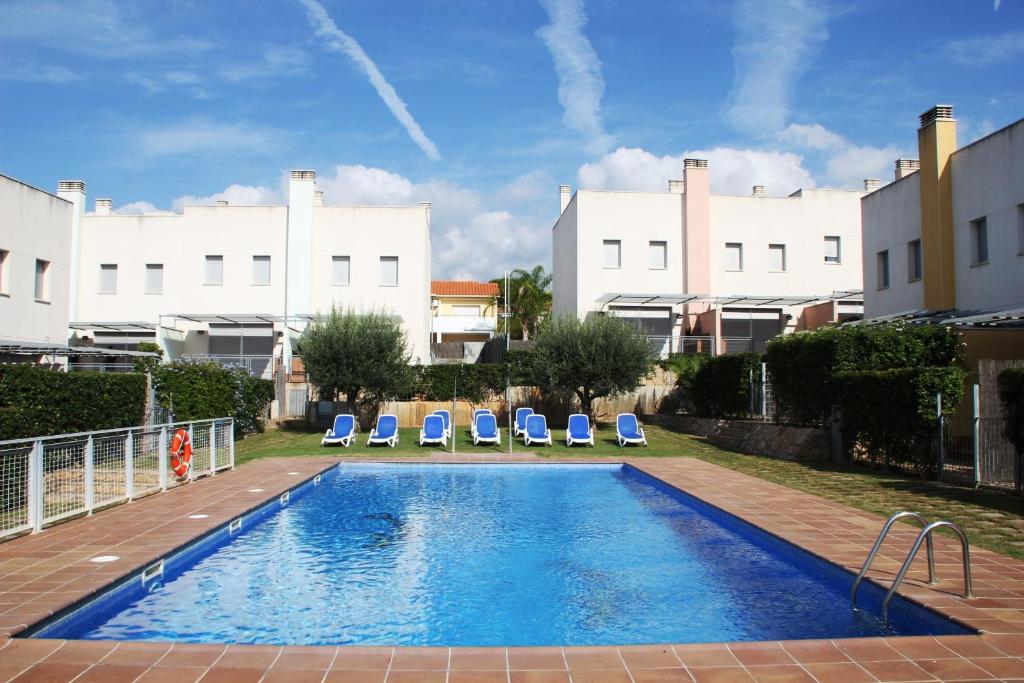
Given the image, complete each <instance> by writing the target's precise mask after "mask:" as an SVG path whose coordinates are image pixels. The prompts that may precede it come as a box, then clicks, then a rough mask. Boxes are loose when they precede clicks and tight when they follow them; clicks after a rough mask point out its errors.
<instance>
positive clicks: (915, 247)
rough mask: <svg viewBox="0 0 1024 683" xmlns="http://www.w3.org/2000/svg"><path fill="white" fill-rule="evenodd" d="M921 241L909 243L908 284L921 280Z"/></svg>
mask: <svg viewBox="0 0 1024 683" xmlns="http://www.w3.org/2000/svg"><path fill="white" fill-rule="evenodd" d="M922 268H923V266H922V264H921V240H911V241H910V242H907V282H913V281H914V280H920V279H921V270H922Z"/></svg>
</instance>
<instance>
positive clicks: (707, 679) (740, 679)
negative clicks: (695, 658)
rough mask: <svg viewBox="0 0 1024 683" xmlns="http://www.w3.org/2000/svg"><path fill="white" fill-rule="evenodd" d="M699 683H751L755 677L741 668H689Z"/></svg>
mask: <svg viewBox="0 0 1024 683" xmlns="http://www.w3.org/2000/svg"><path fill="white" fill-rule="evenodd" d="M688 670H689V672H690V675H692V676H693V680H695V681H696V682H697V683H751V682H752V681H753V680H754V677H753V676H751V675H750V674H749V673H747V670H746V669H744V668H743V667H741V666H697V667H688Z"/></svg>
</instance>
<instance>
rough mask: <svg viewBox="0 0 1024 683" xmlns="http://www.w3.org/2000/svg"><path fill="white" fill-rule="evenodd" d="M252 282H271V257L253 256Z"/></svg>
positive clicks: (257, 283)
mask: <svg viewBox="0 0 1024 683" xmlns="http://www.w3.org/2000/svg"><path fill="white" fill-rule="evenodd" d="M252 283H253V284H254V285H260V286H266V285H269V284H270V257H269V256H253V257H252Z"/></svg>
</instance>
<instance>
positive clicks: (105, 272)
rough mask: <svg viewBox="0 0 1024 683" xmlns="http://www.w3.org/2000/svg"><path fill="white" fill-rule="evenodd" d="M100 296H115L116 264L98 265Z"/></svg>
mask: <svg viewBox="0 0 1024 683" xmlns="http://www.w3.org/2000/svg"><path fill="white" fill-rule="evenodd" d="M100 294H117V264H116V263H102V264H100Z"/></svg>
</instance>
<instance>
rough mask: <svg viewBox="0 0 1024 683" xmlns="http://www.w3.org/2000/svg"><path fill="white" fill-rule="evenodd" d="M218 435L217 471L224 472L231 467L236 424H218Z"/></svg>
mask: <svg viewBox="0 0 1024 683" xmlns="http://www.w3.org/2000/svg"><path fill="white" fill-rule="evenodd" d="M216 434H217V443H216V445H217V469H218V470H222V469H225V468H227V467H231V442H232V440H233V439H234V436H235V435H234V424H233V423H232V422H218V423H217V427H216Z"/></svg>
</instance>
